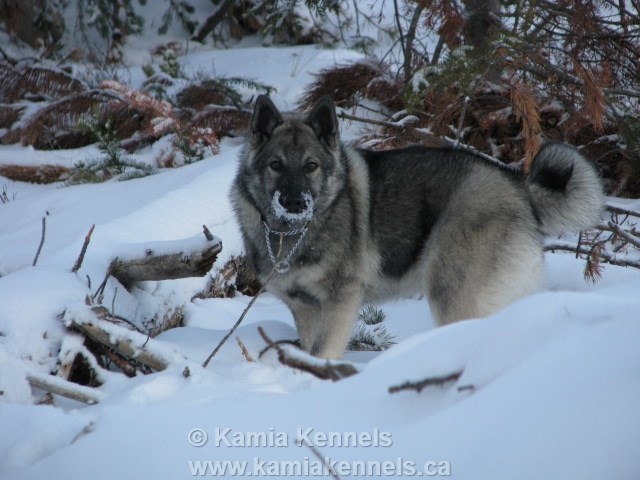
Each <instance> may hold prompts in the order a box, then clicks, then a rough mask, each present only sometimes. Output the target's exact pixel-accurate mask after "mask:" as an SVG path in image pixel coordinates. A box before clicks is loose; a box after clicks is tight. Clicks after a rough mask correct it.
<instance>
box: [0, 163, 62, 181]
mask: <svg viewBox="0 0 640 480" xmlns="http://www.w3.org/2000/svg"><path fill="white" fill-rule="evenodd" d="M0 176H1V177H6V178H8V179H9V180H13V181H16V182H26V183H40V184H48V183H55V182H60V181H63V180H65V179H66V178H67V177H68V176H69V169H68V168H67V167H62V166H60V165H38V166H25V165H0Z"/></svg>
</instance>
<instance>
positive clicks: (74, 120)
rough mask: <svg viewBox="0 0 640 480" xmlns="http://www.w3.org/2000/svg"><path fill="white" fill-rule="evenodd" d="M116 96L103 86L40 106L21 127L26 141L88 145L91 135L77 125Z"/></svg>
mask: <svg viewBox="0 0 640 480" xmlns="http://www.w3.org/2000/svg"><path fill="white" fill-rule="evenodd" d="M113 101H117V98H116V97H114V96H113V95H110V94H108V93H106V92H102V91H100V90H90V91H87V92H81V93H76V94H73V95H69V96H66V97H64V98H62V99H61V100H58V101H56V102H53V103H51V104H49V105H48V106H46V107H44V108H42V109H40V110H38V111H37V112H36V113H35V114H33V115H32V116H31V117H30V118H28V119H27V120H26V122H25V124H24V126H22V128H20V129H19V137H20V140H21V142H22V143H23V144H24V145H32V146H33V147H35V148H37V149H43V150H46V149H51V148H73V147H79V146H84V145H88V144H90V143H91V138H90V137H89V136H88V135H87V134H86V133H83V132H81V131H80V130H79V129H78V128H77V125H78V124H79V123H80V122H81V121H82V120H88V119H89V118H90V117H91V116H92V115H93V114H95V112H100V111H104V109H106V108H107V105H108V104H109V103H111V102H113Z"/></svg>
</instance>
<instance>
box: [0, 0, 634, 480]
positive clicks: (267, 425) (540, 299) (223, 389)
mask: <svg viewBox="0 0 640 480" xmlns="http://www.w3.org/2000/svg"><path fill="white" fill-rule="evenodd" d="M151 3H152V2H148V4H151ZM204 3H206V4H209V2H204ZM204 3H203V5H204ZM199 8H201V9H204V6H201V7H199ZM203 11H204V10H203ZM174 34H176V35H177V34H178V33H177V32H175V31H174ZM136 41H137V42H138V43H137V44H136V45H137V48H138V50H136V49H134V48H130V49H128V50H127V51H126V58H129V59H131V61H132V65H141V64H142V63H144V62H146V61H147V60H148V59H147V57H145V55H146V54H143V51H146V50H145V49H147V48H148V46H150V45H153V44H154V43H153V39H152V38H142V39H140V40H139V41H138V40H136ZM143 45H144V48H143V47H142V46H143ZM242 46H243V47H244V48H238V49H229V50H210V49H204V48H200V47H199V48H198V49H196V50H195V51H194V50H193V49H192V50H191V53H188V54H186V55H184V56H182V57H180V61H181V64H182V67H183V69H184V70H185V71H186V72H191V73H198V72H201V73H206V74H209V75H210V74H214V73H215V74H216V75H218V76H223V77H228V78H230V77H245V78H249V79H253V80H257V81H260V82H261V83H264V84H267V85H271V86H273V87H275V88H276V93H275V95H274V101H275V103H276V105H277V106H278V107H279V108H283V109H286V108H290V107H292V106H294V105H295V103H296V101H297V99H298V98H299V96H300V94H301V93H302V92H303V91H304V88H305V86H306V85H307V84H308V83H309V82H310V80H311V79H312V75H313V73H315V72H318V71H319V70H320V69H322V68H326V67H328V66H331V65H335V64H340V63H344V62H346V61H349V60H356V59H360V58H362V55H361V54H359V53H356V52H353V51H349V50H341V49H335V50H330V49H318V48H315V47H294V48H281V47H271V48H263V47H258V46H255V45H249V46H247V45H246V44H243V45H242ZM136 61H137V63H136ZM130 76H131V78H132V79H142V78H143V75H142V74H141V72H140V70H139V68H138V67H135V68H133V67H132V68H131V72H130ZM136 81H137V80H136ZM134 83H135V81H134ZM407 118H409V117H407ZM404 121H408V120H407V119H405V120H404ZM342 128H343V129H344V128H346V126H345V125H343V126H342ZM350 128H355V127H353V126H352V127H350ZM161 143H162V142H159V144H156V145H155V146H153V147H149V148H147V149H145V150H143V151H141V152H139V153H137V154H135V155H132V158H134V159H135V160H136V161H142V162H145V163H148V164H154V159H155V158H156V157H157V155H158V150H159V148H161ZM239 149H240V141H239V140H238V139H223V140H222V141H221V144H220V154H219V155H215V156H212V157H209V158H206V159H204V160H203V161H201V162H197V163H194V164H191V165H187V166H184V167H181V168H177V169H161V170H159V172H158V173H157V174H155V175H152V176H149V177H145V178H140V179H134V180H129V181H125V182H117V181H109V182H105V183H102V184H91V185H76V186H68V187H67V186H62V185H50V186H39V185H27V184H21V183H17V182H12V181H10V180H6V179H0V186H2V185H5V184H6V185H7V190H8V192H9V194H10V196H11V194H12V193H15V198H14V199H13V200H12V201H10V202H8V203H6V204H0V392H2V393H1V394H0V478H3V479H5V478H6V479H13V480H21V479H41V478H54V479H58V478H59V479H63V478H64V479H65V480H73V479H84V478H86V477H87V475H88V473H87V472H91V473H90V476H91V477H92V478H94V479H96V480H101V479H105V480H106V479H112V478H122V479H137V478H190V477H193V476H198V475H197V470H198V464H197V463H194V462H199V461H204V462H207V461H210V462H216V461H229V462H232V461H238V462H248V463H247V465H248V468H249V469H250V470H249V471H251V472H252V473H253V474H254V475H253V476H255V477H258V478H260V477H266V476H267V475H266V473H265V472H264V471H263V470H261V468H260V467H261V465H262V467H264V466H265V465H264V464H260V463H259V462H258V463H257V464H256V459H258V460H259V461H260V460H265V461H266V460H268V461H271V462H284V461H288V462H299V465H300V466H301V468H304V466H305V465H306V467H307V468H311V467H312V465H316V466H317V462H319V460H318V459H317V458H316V456H315V454H314V453H313V452H312V451H311V450H310V449H309V448H308V447H306V446H304V445H298V442H297V439H298V438H299V437H300V436H303V437H304V438H310V439H312V441H313V442H315V443H316V445H315V446H316V447H317V449H318V451H319V452H320V454H321V455H322V456H323V457H329V458H330V459H331V461H336V462H343V463H338V464H335V467H336V469H340V468H342V467H344V469H343V473H345V470H348V469H349V468H350V467H353V466H355V465H356V464H357V462H372V463H371V465H374V466H375V465H377V466H380V465H382V462H386V461H388V462H390V463H389V464H387V465H386V466H387V467H388V468H389V472H391V473H393V474H394V475H396V476H398V475H399V473H401V472H400V471H399V470H398V465H399V466H401V467H402V468H403V469H404V471H405V473H409V472H410V470H411V468H413V469H414V471H415V472H419V473H424V475H423V476H427V474H428V473H429V472H435V471H436V470H438V469H440V471H441V473H446V472H449V473H450V476H451V477H452V478H456V479H484V478H491V479H505V480H512V479H514V478H518V479H529V478H531V479H539V478H545V479H573V478H580V479H601V478H615V479H623V478H636V477H637V476H638V472H639V471H640V458H639V457H638V455H637V446H638V445H640V409H638V405H640V375H639V374H638V371H639V370H638V365H640V349H639V348H638V339H639V338H640V323H639V322H638V321H637V312H638V311H639V310H640V298H639V296H638V291H640V272H638V271H636V270H633V269H624V268H620V267H611V266H607V267H606V268H605V271H604V276H603V278H602V280H600V281H599V282H598V283H596V284H595V285H592V284H589V283H586V282H585V281H584V279H583V276H582V274H583V268H584V264H583V261H582V260H579V259H576V258H574V257H573V256H572V255H568V254H567V255H563V254H550V253H549V254H546V255H545V260H546V275H545V283H544V286H543V288H542V291H541V292H540V293H538V294H536V295H533V296H530V297H527V298H524V299H522V300H520V301H518V302H516V303H514V304H513V305H510V306H509V307H507V308H505V309H504V310H502V311H500V312H498V313H497V314H495V315H493V316H491V317H489V318H485V319H473V320H468V321H464V322H459V323H457V324H453V325H450V326H447V327H442V328H434V324H433V319H432V317H431V315H430V313H429V309H428V305H427V302H426V300H424V299H419V298H410V299H404V300H401V301H398V302H394V303H387V304H384V305H382V306H381V307H380V308H382V309H383V311H384V312H385V314H386V320H385V321H384V325H385V326H386V328H387V331H388V332H389V333H390V334H392V335H394V336H395V337H396V338H395V340H396V341H397V342H398V343H397V344H396V345H394V346H393V347H392V348H391V349H389V350H387V351H386V352H383V353H378V352H348V353H346V354H345V357H344V359H345V360H347V361H351V362H354V363H355V364H356V365H357V368H358V370H360V371H361V372H360V373H359V374H357V375H355V376H352V377H350V378H347V379H344V380H341V381H339V382H336V383H332V382H325V381H321V380H318V379H316V378H314V377H312V376H310V375H308V374H305V373H302V372H298V371H293V370H291V369H289V368H287V367H283V366H281V365H280V364H279V362H278V361H277V358H276V354H275V352H267V353H266V354H265V355H264V356H263V357H262V358H260V359H259V352H260V350H262V348H263V347H264V342H263V341H262V339H261V338H260V336H259V334H258V332H257V328H256V327H257V326H261V327H263V328H264V329H265V331H266V332H267V334H268V335H269V336H270V337H271V338H272V339H273V340H280V339H295V338H296V336H297V335H296V332H295V328H294V326H293V319H292V317H291V313H290V312H289V310H288V309H287V308H286V307H285V306H284V305H283V304H282V303H281V302H280V301H279V300H277V299H276V298H275V297H273V296H271V295H269V294H265V295H263V296H261V297H260V298H259V299H258V300H257V301H256V303H255V305H254V306H253V308H252V309H251V310H250V311H249V313H248V314H247V317H246V318H245V320H244V322H243V324H242V325H241V326H240V327H239V328H238V330H237V331H236V332H235V334H234V335H233V336H232V338H230V339H229V341H228V342H227V343H226V344H225V345H224V347H223V348H222V349H221V350H220V352H219V353H218V354H217V355H216V356H215V357H214V358H213V360H212V361H211V363H210V364H209V366H208V367H207V368H206V369H203V368H202V367H201V364H202V362H203V361H204V359H205V358H206V357H207V356H208V355H209V353H210V352H211V351H212V350H213V348H214V347H215V346H216V345H217V344H218V342H219V341H220V340H221V339H222V338H223V337H224V335H225V334H226V333H227V331H228V329H229V328H230V327H231V326H232V325H233V324H234V323H235V321H236V320H237V318H238V317H239V315H240V314H241V313H242V311H243V310H244V309H245V307H246V306H247V304H248V303H249V301H250V298H248V297H244V296H239V297H236V298H232V299H212V298H207V299H199V298H195V299H194V298H193V297H194V295H195V294H196V293H198V292H199V291H202V290H203V289H204V288H205V287H206V285H207V278H202V279H200V278H196V279H184V280H175V281H165V282H144V283H143V284H141V285H140V286H139V287H136V288H134V289H133V290H132V291H131V292H128V291H126V290H125V289H124V288H123V287H122V286H119V285H118V284H117V282H116V281H115V280H113V279H110V280H109V281H108V283H107V286H106V289H105V300H104V303H105V306H107V307H109V308H111V305H112V303H113V305H114V309H115V310H116V313H117V314H119V315H121V316H123V317H125V318H128V319H129V320H131V321H133V322H134V323H136V324H137V325H145V324H147V323H148V322H150V321H152V319H154V318H162V315H163V313H166V312H167V311H170V310H173V309H175V308H178V307H184V314H185V326H184V327H182V328H176V329H172V330H168V331H166V332H164V333H162V334H161V335H159V336H158V337H157V338H155V339H151V340H150V341H149V346H150V347H152V348H153V349H154V351H155V352H160V353H162V354H163V358H165V359H166V360H167V361H168V362H169V364H170V365H169V367H168V368H167V369H166V370H164V371H162V372H158V373H154V374H151V375H147V376H137V377H135V378H126V377H125V376H124V375H121V374H117V373H115V372H110V373H109V372H107V373H105V371H102V372H100V373H101V374H102V375H103V376H102V377H100V379H101V380H102V381H103V382H104V384H103V385H102V386H101V387H100V388H98V389H96V392H97V395H98V396H99V397H100V398H102V400H101V402H100V403H99V404H96V405H91V406H87V405H84V404H80V403H78V402H75V401H72V400H67V399H64V398H61V397H59V396H54V402H55V406H47V405H36V403H37V402H38V401H40V400H41V399H42V397H43V392H42V391H40V390H38V389H33V390H32V389H31V388H30V387H29V384H28V382H27V375H28V374H30V373H33V374H34V375H48V374H49V373H50V372H52V371H55V369H56V368H57V362H58V359H59V358H62V359H64V358H67V357H68V356H69V355H71V353H70V352H74V351H80V350H81V349H82V348H83V347H82V345H81V342H80V337H79V336H78V335H77V334H70V333H69V332H68V331H67V330H66V328H65V325H64V323H63V321H62V320H61V318H62V316H63V315H64V318H65V319H68V318H71V317H74V318H83V315H86V313H87V308H88V307H87V306H86V305H85V297H86V296H87V295H92V294H93V293H94V292H95V290H96V288H97V286H98V284H99V283H100V281H101V280H102V278H103V277H104V273H105V270H106V268H107V266H108V264H109V263H110V261H111V260H112V259H113V258H115V257H116V256H118V257H120V258H124V257H128V258H130V257H132V256H135V255H138V254H139V253H140V252H143V251H144V250H145V249H147V248H152V249H153V250H154V251H159V252H170V251H174V248H173V247H174V246H175V245H178V244H182V245H184V244H185V243H183V242H184V239H191V240H188V241H187V244H189V245H192V246H193V248H196V247H198V246H199V245H201V242H204V240H203V238H202V225H207V226H208V228H209V229H210V230H211V232H212V233H213V234H214V235H216V236H217V237H219V238H220V239H221V240H222V243H223V251H222V252H221V254H220V255H219V258H218V260H217V262H216V268H220V267H221V266H222V265H223V264H224V263H225V262H226V261H227V260H228V259H229V258H230V257H231V256H233V255H238V254H240V253H241V252H242V244H241V237H240V232H239V229H238V226H237V224H236V222H235V220H234V217H233V213H232V210H231V205H230V201H229V198H228V193H229V189H230V187H231V182H232V179H233V176H234V175H235V172H236V168H237V159H238V155H239ZM98 155H99V152H98V150H97V149H96V148H95V147H86V148H83V149H77V150H68V151H65V150H59V151H50V152H44V151H35V150H33V149H32V148H30V147H22V146H18V145H8V146H4V145H3V146H0V163H2V164H11V163H20V164H26V165H40V164H57V165H65V166H73V165H74V164H75V163H77V162H78V161H86V160H87V159H88V158H92V157H93V158H95V157H97V156H98ZM615 202H616V203H617V204H619V205H620V206H623V207H626V208H635V209H636V210H637V209H639V208H640V203H639V202H638V201H635V202H630V201H622V200H617V199H616V200H615ZM275 203H277V201H276V202H275ZM310 209H312V207H310ZM42 217H45V218H46V226H47V227H46V237H45V242H44V247H43V249H42V253H41V255H40V259H39V260H38V263H37V265H36V266H35V267H33V266H32V265H31V263H32V261H33V257H34V255H35V252H36V249H37V246H38V243H39V239H40V232H41V219H42ZM93 224H95V225H96V227H95V231H94V233H93V236H92V238H91V243H90V245H89V248H88V250H87V254H86V257H85V260H84V263H83V266H82V268H81V269H80V271H79V272H78V273H77V274H74V273H71V267H72V265H73V263H74V262H75V260H76V258H77V256H78V253H79V251H80V248H81V246H82V243H83V241H84V237H85V235H86V233H87V231H88V229H89V227H90V226H91V225H93ZM509 253H510V252H505V254H509ZM89 280H90V281H91V288H89V285H88V283H89ZM121 333H122V329H117V328H115V327H114V328H113V335H115V336H117V335H120V334H121ZM127 335H128V337H129V338H134V337H135V340H136V341H137V342H140V343H138V344H136V345H137V346H138V347H139V346H141V345H142V344H143V343H144V342H145V341H146V336H144V335H140V334H137V335H136V334H135V332H131V333H130V334H127ZM235 337H238V338H239V339H240V340H241V341H242V343H243V344H244V345H245V346H246V348H247V350H248V351H249V353H250V355H251V356H252V357H253V359H255V360H256V361H255V362H249V361H247V359H245V357H244V356H243V354H242V352H241V350H240V348H239V347H238V344H237V343H236V339H235ZM185 367H188V368H189V376H187V377H185V376H184V375H183V372H184V368H185ZM460 371H462V375H461V376H460V378H459V379H458V380H457V381H456V382H449V383H447V384H445V385H443V386H442V387H427V388H426V389H425V390H423V391H422V392H421V393H419V394H418V393H416V392H413V391H403V392H399V393H396V394H390V393H389V392H388V388H389V387H391V386H394V385H399V384H401V383H403V382H405V381H407V380H411V381H419V380H421V379H424V378H428V377H439V376H446V375H449V374H451V373H455V372H460ZM194 429H202V431H204V432H206V434H207V435H208V442H205V443H204V445H202V446H194V444H196V443H197V440H198V438H200V440H202V438H203V437H202V435H201V434H202V431H200V430H197V431H196V430H194ZM225 429H231V430H230V433H229V435H228V437H229V438H232V437H233V434H237V438H242V439H245V440H246V439H247V438H254V437H251V434H257V435H259V434H264V435H267V434H272V435H276V434H278V435H279V436H280V437H283V438H285V439H286V440H287V446H278V445H274V443H276V442H269V441H267V442H266V443H263V444H258V445H249V446H244V447H241V446H227V445H226V443H225V442H224V440H220V438H219V434H220V432H221V431H225ZM309 429H311V432H309ZM192 432H194V433H192ZM198 435H200V437H198ZM331 435H333V437H331ZM354 435H355V437H356V438H357V441H356V445H355V446H340V445H339V442H326V441H323V438H325V437H327V436H329V437H331V438H334V439H335V438H337V439H344V438H353V436H354ZM381 436H382V437H381ZM369 437H372V438H384V439H390V443H391V444H390V445H386V443H387V442H385V444H384V446H383V445H382V444H381V445H379V446H374V445H371V444H370V443H369V442H368V441H367V438H369ZM225 438H226V437H225ZM233 438H235V437H233ZM189 440H191V442H192V443H190V441H189ZM216 440H218V442H217V443H218V446H215V445H216ZM314 462H316V464H314ZM376 462H377V463H376ZM427 462H431V463H429V464H428V465H430V467H429V470H428V472H425V471H424V467H425V465H426V464H427ZM202 465H204V467H205V470H203V471H202V472H201V473H204V474H206V475H205V476H209V475H208V473H210V470H206V468H209V467H208V466H207V464H206V463H205V464H200V466H202ZM211 465H213V463H212V464H211ZM274 465H275V466H282V465H283V464H281V463H276V464H274ZM320 466H321V467H322V462H320ZM194 468H195V473H193V472H194V470H193V469H194ZM211 468H213V467H211ZM252 469H253V470H252ZM220 476H223V477H224V476H227V477H230V476H231V475H230V473H228V472H227V475H220ZM291 476H292V477H293V478H295V477H296V475H291ZM408 476H409V475H408ZM416 476H417V475H416ZM442 476H446V475H442ZM346 477H347V475H346V474H345V475H344V478H346ZM325 478H327V477H326V476H325Z"/></svg>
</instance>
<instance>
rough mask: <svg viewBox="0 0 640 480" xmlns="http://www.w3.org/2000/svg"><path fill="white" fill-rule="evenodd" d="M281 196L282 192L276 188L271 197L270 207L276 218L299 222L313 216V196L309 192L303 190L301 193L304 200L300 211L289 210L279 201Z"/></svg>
mask: <svg viewBox="0 0 640 480" xmlns="http://www.w3.org/2000/svg"><path fill="white" fill-rule="evenodd" d="M281 196H282V192H280V190H276V191H275V192H274V193H273V198H272V199H271V209H272V211H273V214H274V215H275V216H276V218H281V219H283V220H286V221H287V222H288V223H294V222H301V221H303V220H311V218H312V217H313V208H314V202H313V196H312V195H311V193H309V192H304V193H303V194H302V198H303V200H304V205H305V207H304V210H302V211H300V212H295V213H294V212H290V211H288V210H287V209H286V208H285V207H283V206H282V203H280V197H281Z"/></svg>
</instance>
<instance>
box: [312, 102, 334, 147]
mask: <svg viewBox="0 0 640 480" xmlns="http://www.w3.org/2000/svg"><path fill="white" fill-rule="evenodd" d="M306 123H307V125H309V126H310V127H311V129H312V130H313V131H314V132H315V133H316V135H317V136H318V138H319V139H320V141H323V142H325V143H327V144H328V145H329V146H332V147H333V146H335V145H336V143H337V141H338V118H337V117H336V107H335V106H334V105H333V101H332V100H331V98H330V97H326V96H325V97H322V98H321V99H320V100H318V103H316V105H315V107H313V109H312V110H311V111H310V112H309V115H308V116H307V120H306Z"/></svg>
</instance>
